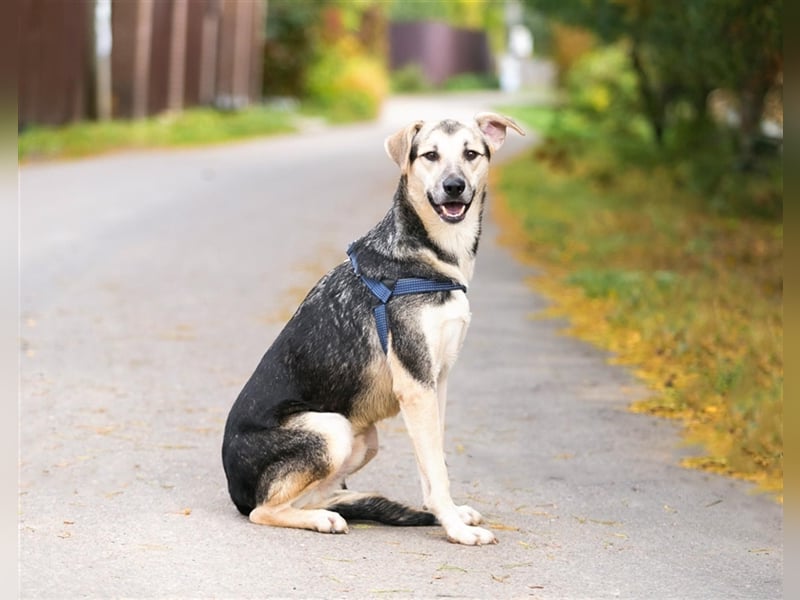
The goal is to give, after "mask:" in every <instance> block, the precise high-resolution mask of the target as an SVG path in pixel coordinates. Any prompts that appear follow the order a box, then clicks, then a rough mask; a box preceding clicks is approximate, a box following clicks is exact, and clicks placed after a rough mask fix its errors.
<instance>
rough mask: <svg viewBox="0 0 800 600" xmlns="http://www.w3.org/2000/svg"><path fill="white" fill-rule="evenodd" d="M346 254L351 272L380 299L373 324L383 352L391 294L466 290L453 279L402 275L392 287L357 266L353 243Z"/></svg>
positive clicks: (387, 347)
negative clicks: (369, 275) (368, 275)
mask: <svg viewBox="0 0 800 600" xmlns="http://www.w3.org/2000/svg"><path fill="white" fill-rule="evenodd" d="M347 256H348V257H349V258H350V265H351V266H352V267H353V272H354V273H355V274H356V276H358V278H359V279H361V281H362V282H363V283H364V285H365V286H366V287H367V289H369V291H370V292H372V295H373V296H375V297H376V298H377V299H378V300H380V304H378V305H377V306H376V307H375V308H374V309H373V314H374V315H375V325H376V326H377V328H378V338H379V339H380V342H381V348H383V353H384V354H386V353H388V351H389V316H388V314H387V311H386V303H387V302H388V301H389V299H390V298H392V297H393V296H405V295H408V294H425V293H432V292H452V291H455V290H461V291H462V292H464V293H466V292H467V287H466V286H465V285H462V284H460V283H456V282H455V281H443V280H436V279H425V278H422V277H404V278H402V279H398V280H397V281H396V282H395V284H394V286H392V288H389V287H387V286H386V285H385V284H384V283H383V282H382V281H380V280H378V279H373V278H372V277H367V276H366V275H364V274H363V273H361V270H360V269H359V266H358V258H357V257H356V254H355V252H354V251H353V244H350V246H349V247H348V248H347Z"/></svg>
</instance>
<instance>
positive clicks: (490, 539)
mask: <svg viewBox="0 0 800 600" xmlns="http://www.w3.org/2000/svg"><path fill="white" fill-rule="evenodd" d="M394 366H395V368H393V369H392V374H393V379H394V391H395V394H396V395H397V398H398V401H399V403H400V411H401V412H402V414H403V420H404V422H405V425H406V429H407V430H408V433H409V435H410V436H411V442H412V444H413V446H414V454H415V456H416V459H417V466H418V468H419V474H420V478H421V480H422V489H423V491H427V494H426V496H427V497H426V498H425V505H426V507H427V508H428V510H430V511H431V512H432V513H433V514H434V515H436V518H437V519H438V520H439V522H440V523H441V524H442V526H443V527H444V529H445V532H446V533H447V539H449V540H450V541H451V542H456V543H459V544H467V545H470V546H476V545H480V544H495V543H497V539H496V538H495V537H494V534H493V533H492V532H491V531H488V530H487V529H483V528H482V527H474V526H473V525H468V524H467V523H475V522H480V515H479V514H478V513H477V512H476V511H474V510H472V509H470V508H469V507H457V506H456V505H455V503H454V502H453V499H452V498H451V496H450V481H449V479H448V476H447V466H446V465H445V461H444V443H443V441H444V438H443V432H442V424H441V419H440V412H439V396H438V394H437V391H436V390H435V389H433V388H431V387H427V386H425V385H424V384H422V383H420V382H419V381H417V380H416V379H415V378H414V377H412V376H411V375H410V374H409V373H408V372H407V371H406V370H405V369H404V368H403V367H402V366H400V365H398V364H396V363H395V365H394Z"/></svg>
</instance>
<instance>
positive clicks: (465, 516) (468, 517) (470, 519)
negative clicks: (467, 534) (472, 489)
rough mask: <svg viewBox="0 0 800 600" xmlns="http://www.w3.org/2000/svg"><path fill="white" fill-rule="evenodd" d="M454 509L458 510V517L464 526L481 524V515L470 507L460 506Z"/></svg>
mask: <svg viewBox="0 0 800 600" xmlns="http://www.w3.org/2000/svg"><path fill="white" fill-rule="evenodd" d="M456 509H457V510H458V516H459V517H461V521H463V523H464V525H478V524H479V523H481V522H483V517H482V516H481V513H479V512H478V511H477V510H475V509H474V508H472V507H471V506H467V505H466V504H462V505H461V506H456Z"/></svg>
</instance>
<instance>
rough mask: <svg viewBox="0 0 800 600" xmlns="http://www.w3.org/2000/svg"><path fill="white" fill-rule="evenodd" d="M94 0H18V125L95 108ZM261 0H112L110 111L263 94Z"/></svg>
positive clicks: (233, 103) (131, 113)
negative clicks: (19, 3)
mask: <svg viewBox="0 0 800 600" xmlns="http://www.w3.org/2000/svg"><path fill="white" fill-rule="evenodd" d="M94 12H95V0H70V1H69V2H66V1H65V0H22V2H21V14H20V28H19V39H20V58H19V61H20V62H19V81H18V86H19V87H18V89H19V99H18V110H19V113H18V116H19V125H20V127H25V126H27V125H31V124H37V123H38V124H50V125H58V124H62V123H66V122H69V121H73V120H79V119H87V118H94V117H95V116H96V115H97V106H98V103H97V92H98V86H97V79H98V78H97V77H96V75H95V73H96V72H97V70H96V62H95V52H94V47H95V46H94V35H93V34H94ZM265 18H266V3H265V1H264V0H113V2H112V4H111V31H112V40H113V42H112V49H111V65H110V67H111V83H110V88H111V89H110V92H111V98H110V100H111V102H110V104H111V107H110V110H111V116H113V117H114V118H139V117H143V116H146V115H152V114H156V113H160V112H162V111H164V110H173V111H177V110H180V109H182V108H184V107H187V106H194V105H212V104H213V105H216V106H220V107H223V108H238V107H242V106H245V105H247V104H249V103H251V102H254V101H257V100H258V99H259V98H260V97H261V72H262V71H261V69H262V64H263V43H264V40H263V34H264V25H265Z"/></svg>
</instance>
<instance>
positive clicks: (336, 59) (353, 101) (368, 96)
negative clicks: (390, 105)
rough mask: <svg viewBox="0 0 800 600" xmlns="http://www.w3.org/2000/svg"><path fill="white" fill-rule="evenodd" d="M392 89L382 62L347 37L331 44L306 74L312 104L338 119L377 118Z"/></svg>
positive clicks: (332, 118)
mask: <svg viewBox="0 0 800 600" xmlns="http://www.w3.org/2000/svg"><path fill="white" fill-rule="evenodd" d="M388 90H389V78H388V75H387V74H386V69H385V68H384V66H383V64H382V63H381V61H379V60H378V59H377V58H373V57H370V56H367V55H366V54H364V53H363V52H361V50H360V48H359V45H358V44H357V42H354V41H353V40H350V39H347V38H345V39H342V40H341V41H339V42H338V43H336V44H335V45H332V46H329V47H327V48H326V50H325V52H324V53H322V54H321V56H320V57H319V59H318V60H317V61H316V62H315V63H314V64H313V65H312V67H311V68H310V69H309V71H308V73H307V76H306V97H307V99H308V102H309V104H310V105H311V107H313V108H315V109H319V110H322V111H324V112H325V113H326V114H327V116H328V117H329V118H330V119H331V120H332V121H334V122H348V121H358V120H363V119H373V118H375V117H376V116H377V115H378V112H379V111H380V107H381V103H382V102H383V99H384V98H385V97H386V94H387V93H388Z"/></svg>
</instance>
